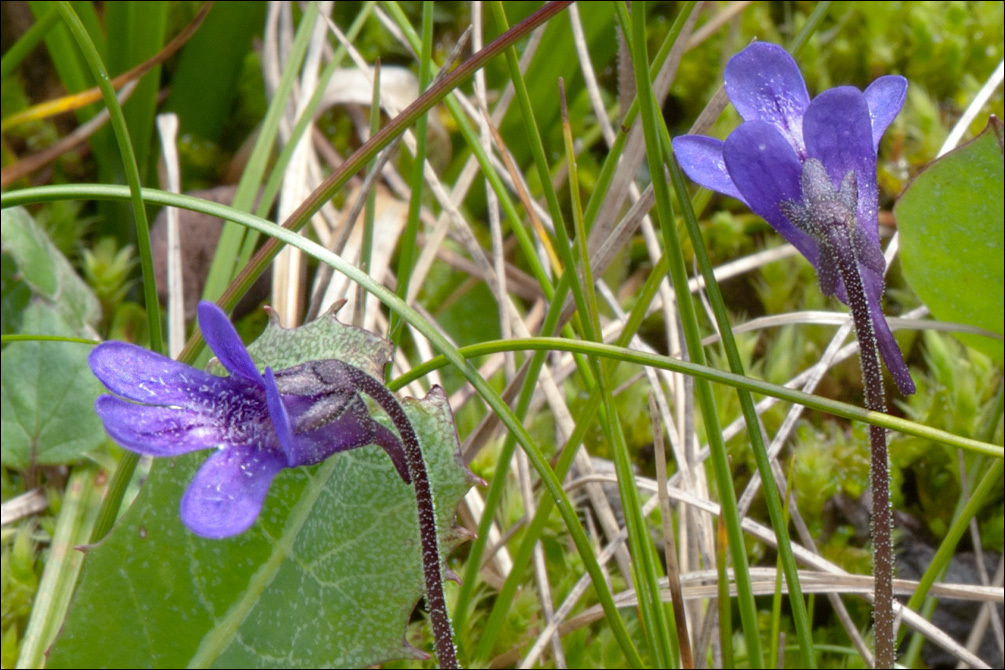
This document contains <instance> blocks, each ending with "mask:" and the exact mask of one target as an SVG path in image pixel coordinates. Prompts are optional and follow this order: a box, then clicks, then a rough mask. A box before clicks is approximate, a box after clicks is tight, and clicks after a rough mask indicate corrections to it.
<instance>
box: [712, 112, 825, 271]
mask: <svg viewBox="0 0 1005 670" xmlns="http://www.w3.org/2000/svg"><path fill="white" fill-rule="evenodd" d="M723 156H724V157H725V160H726V167H727V168H728V169H729V175H730V177H732V178H733V183H734V184H736V187H737V189H739V191H740V193H741V194H743V199H744V200H745V201H746V202H747V204H748V205H749V206H750V209H751V210H753V211H754V213H755V214H757V215H758V216H760V217H761V218H763V219H764V220H765V221H767V222H768V223H769V224H771V227H772V228H774V229H775V230H777V231H778V232H779V233H780V234H781V235H782V237H784V238H785V239H786V240H788V241H789V242H790V243H791V244H792V245H793V246H795V247H796V248H797V249H799V251H800V252H801V253H802V254H803V255H804V256H806V258H807V259H809V261H810V263H812V264H813V265H814V267H815V266H816V265H817V259H818V256H819V250H818V247H817V242H816V240H814V239H813V238H812V237H811V236H810V235H808V234H807V233H805V232H803V231H801V230H799V229H798V228H796V227H795V226H794V225H793V224H792V222H791V221H789V220H788V218H787V217H786V216H785V214H783V213H782V210H781V209H779V206H778V205H779V203H781V202H784V201H790V202H801V201H802V190H801V189H800V186H799V176H800V174H801V173H802V164H801V163H800V161H799V157H798V156H796V153H795V151H793V149H792V147H791V146H790V145H789V143H788V142H787V141H786V140H785V138H784V137H782V135H781V133H779V132H778V130H777V129H776V128H775V127H774V126H773V125H771V124H770V123H765V122H763V121H747V122H746V123H743V124H741V125H740V127H739V128H737V129H736V130H734V131H733V132H732V133H731V134H730V136H729V137H728V138H727V139H726V146H725V148H724V150H723Z"/></svg>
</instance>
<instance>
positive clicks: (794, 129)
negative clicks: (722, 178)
mask: <svg viewBox="0 0 1005 670" xmlns="http://www.w3.org/2000/svg"><path fill="white" fill-rule="evenodd" d="M725 77H726V92H727V93H729V100H730V102H732V103H733V106H734V107H736V111H738V112H740V116H742V117H743V120H744V121H764V122H766V123H770V124H772V125H774V126H775V127H776V128H778V131H779V132H780V133H781V134H782V136H783V137H784V138H785V139H786V141H788V143H789V145H790V146H791V147H792V149H793V150H794V151H795V152H796V153H797V154H799V157H800V158H804V156H803V153H804V146H805V145H804V144H803V134H804V131H803V113H804V112H805V111H806V107H807V106H808V105H809V104H810V96H809V93H807V92H806V82H805V81H803V75H802V74H801V73H800V72H799V66H798V65H796V61H794V60H793V59H792V56H790V55H789V53H788V52H787V51H786V50H785V49H783V48H782V47H780V46H778V45H777V44H770V43H768V42H754V43H753V44H751V45H750V46H748V47H747V48H746V49H744V50H743V51H741V52H740V53H738V54H736V55H735V56H733V57H732V58H731V59H729V63H727V64H726V72H725ZM740 190H741V192H742V190H743V189H740Z"/></svg>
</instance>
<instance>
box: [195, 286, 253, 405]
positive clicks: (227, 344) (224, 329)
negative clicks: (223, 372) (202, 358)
mask: <svg viewBox="0 0 1005 670" xmlns="http://www.w3.org/2000/svg"><path fill="white" fill-rule="evenodd" d="M197 311H198V314H199V327H200V328H202V334H203V337H205V338H206V344H208V345H209V348H210V349H212V350H213V353H214V354H216V357H217V358H219V359H220V362H221V363H223V367H225V368H227V370H228V371H229V372H230V374H232V375H237V376H239V377H244V378H245V379H248V380H250V381H252V382H254V383H255V384H256V385H258V386H260V387H264V385H265V382H264V381H263V380H262V373H260V372H259V371H258V367H257V366H256V365H255V361H253V360H252V359H251V354H249V353H248V350H247V349H245V348H244V342H242V341H241V336H240V335H238V334H237V331H236V330H234V326H233V325H232V324H231V323H230V320H229V319H228V318H227V315H226V314H224V313H223V310H222V309H220V308H219V307H217V306H216V305H214V304H213V303H211V302H209V301H208V300H203V301H202V302H200V303H199V307H198V309H197Z"/></svg>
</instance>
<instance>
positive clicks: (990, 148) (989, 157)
mask: <svg viewBox="0 0 1005 670" xmlns="http://www.w3.org/2000/svg"><path fill="white" fill-rule="evenodd" d="M1003 180H1005V169H1003V158H1002V123H1001V121H999V120H998V119H997V118H995V117H991V119H990V121H988V125H987V128H985V129H984V131H982V132H981V134H980V135H978V136H977V137H976V138H975V139H973V140H972V141H970V142H968V143H967V144H964V145H963V146H961V147H959V148H957V149H956V150H954V151H951V152H950V153H948V154H946V155H945V156H943V157H942V158H940V159H938V160H936V161H935V162H933V163H932V164H931V165H929V166H928V167H927V168H926V169H925V171H924V172H922V173H921V174H919V175H918V176H917V177H916V178H915V179H914V181H913V182H912V183H911V185H910V186H908V187H907V189H906V190H905V191H904V194H903V195H901V197H900V199H899V200H898V201H897V205H896V207H894V213H895V214H896V217H897V227H898V229H899V230H900V234H901V251H900V256H901V263H902V265H903V268H904V277H905V278H906V279H907V282H908V283H909V284H910V285H911V288H913V289H914V290H915V291H916V292H917V294H918V295H919V296H920V297H921V299H922V300H923V301H924V302H925V304H926V305H927V306H928V308H929V309H930V310H931V311H932V314H933V315H935V317H936V318H938V319H940V320H943V321H955V322H959V323H965V324H967V325H971V326H977V327H979V328H984V329H985V330H989V331H991V332H993V333H998V334H999V335H1005V299H1003V294H1005V261H1003V258H1005V241H1003V227H1005V223H1003V222H1005V213H1003V202H1005V193H1003V190H1005V189H1003ZM959 338H960V339H961V340H962V341H963V342H965V343H966V344H967V345H969V346H971V347H973V348H975V349H977V350H978V351H981V352H983V353H985V354H987V355H989V356H991V357H992V358H994V359H995V360H998V361H1002V360H1003V359H1005V349H1003V342H1002V340H1000V339H992V338H988V337H982V336H978V335H959Z"/></svg>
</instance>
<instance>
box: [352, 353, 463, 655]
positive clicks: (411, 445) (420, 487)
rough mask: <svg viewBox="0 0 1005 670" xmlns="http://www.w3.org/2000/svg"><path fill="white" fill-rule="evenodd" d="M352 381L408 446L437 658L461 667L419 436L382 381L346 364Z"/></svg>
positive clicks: (409, 470) (406, 453)
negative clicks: (441, 566) (441, 571)
mask: <svg viewBox="0 0 1005 670" xmlns="http://www.w3.org/2000/svg"><path fill="white" fill-rule="evenodd" d="M345 368H346V370H347V371H348V372H349V379H350V381H351V382H352V385H353V386H354V387H356V388H357V389H359V390H360V391H362V392H363V393H365V394H367V395H368V396H370V397H371V398H373V399H374V400H375V401H376V402H377V404H378V405H380V407H381V409H383V410H384V411H385V412H386V413H387V416H388V417H390V419H391V423H393V424H394V427H395V428H396V429H397V430H398V434H399V435H400V436H401V442H402V445H403V446H404V449H405V460H406V462H407V463H408V474H409V475H410V476H411V478H412V484H413V485H414V486H415V503H416V506H417V507H418V511H419V538H420V540H421V542H422V572H423V574H424V575H425V578H426V603H427V605H428V606H429V619H430V623H431V624H432V628H433V638H434V640H435V643H434V644H435V647H436V659H437V661H439V663H440V667H442V668H458V667H460V666H459V665H458V664H457V650H456V649H455V648H454V632H453V629H452V628H451V626H450V617H449V616H448V615H447V602H446V598H444V596H443V575H442V574H441V573H440V550H439V546H438V544H437V534H436V512H435V510H434V508H433V493H432V490H431V489H430V487H429V473H428V472H426V464H425V461H423V460H422V450H421V449H420V448H419V438H418V437H417V436H416V434H415V429H414V428H412V422H411V421H409V420H408V417H407V416H406V415H405V410H403V409H402V408H401V405H400V404H399V403H398V399H397V398H395V397H394V394H392V393H391V392H390V391H388V390H387V388H385V386H384V385H383V384H381V383H380V382H379V381H377V380H376V379H374V378H373V377H371V376H370V375H368V374H366V373H365V372H363V371H362V370H360V369H358V368H355V367H353V366H351V365H348V364H346V365H345Z"/></svg>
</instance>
